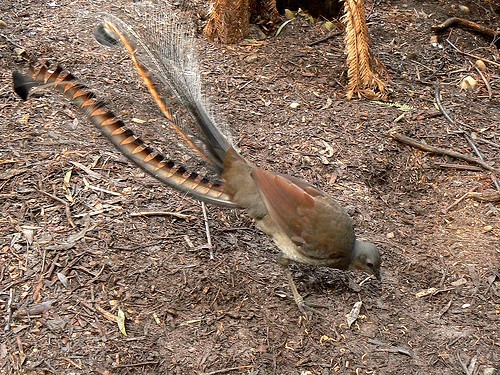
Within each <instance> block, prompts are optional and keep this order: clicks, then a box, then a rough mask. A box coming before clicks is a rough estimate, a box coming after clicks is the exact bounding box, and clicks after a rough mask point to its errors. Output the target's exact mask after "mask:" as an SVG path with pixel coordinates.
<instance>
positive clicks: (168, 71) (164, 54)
mask: <svg viewBox="0 0 500 375" xmlns="http://www.w3.org/2000/svg"><path fill="white" fill-rule="evenodd" d="M159 13H160V14H161V15H160V16H156V17H157V18H156V19H157V20H158V19H159V21H156V22H153V21H151V25H150V26H149V27H147V28H146V31H142V33H141V32H138V31H136V30H135V29H134V28H133V27H132V26H131V25H130V24H129V23H127V22H125V21H123V20H122V19H120V18H119V17H117V16H114V15H110V14H107V15H105V16H104V18H103V20H102V23H101V24H100V25H99V26H98V27H97V28H96V30H95V32H94V35H95V37H96V39H97V41H98V42H99V43H100V44H102V45H105V46H108V47H114V46H117V45H120V44H122V45H123V46H124V47H125V48H126V49H127V50H128V52H129V55H130V58H131V60H132V62H133V64H134V66H135V68H136V70H137V71H138V73H139V75H140V77H141V78H142V79H143V81H144V82H145V85H146V87H147V88H148V90H149V92H150V93H151V95H152V97H153V99H154V101H155V102H156V104H157V105H158V107H159V108H160V110H161V111H162V112H163V114H164V115H165V118H166V120H167V122H168V124H169V125H170V126H171V127H172V129H174V130H175V131H176V132H177V133H178V134H179V135H180V136H181V137H182V139H183V140H184V141H185V142H186V144H187V145H188V146H189V147H190V148H191V149H192V150H193V151H194V153H195V154H196V155H199V156H200V157H201V159H202V160H203V161H204V163H205V164H206V165H207V166H209V167H210V168H211V169H212V170H213V171H214V172H215V174H216V176H217V177H216V178H213V177H207V176H203V175H201V174H200V173H198V172H196V171H194V170H192V169H190V168H188V167H187V166H185V165H183V164H182V163H179V162H177V161H175V160H173V159H170V158H167V157H165V156H163V155H161V154H160V153H159V152H157V151H155V150H154V149H153V148H151V147H149V146H148V145H147V144H146V143H145V142H144V141H143V140H142V139H141V138H139V137H138V136H136V135H135V134H134V133H133V132H132V130H130V129H129V128H128V127H127V126H126V125H125V123H124V122H123V121H122V120H120V119H118V118H117V117H116V116H115V115H114V114H113V112H112V111H110V110H109V109H107V107H106V105H105V104H103V102H101V101H100V100H99V99H98V98H97V96H96V95H95V94H94V93H93V92H92V91H91V90H90V89H88V88H87V86H85V85H84V84H82V83H80V82H79V81H78V80H77V79H76V78H75V77H74V76H73V75H72V74H71V73H68V72H66V71H65V70H64V69H63V68H61V67H60V66H58V65H57V66H56V67H55V68H51V67H50V66H49V65H42V66H41V67H35V65H34V64H30V68H29V70H28V72H27V73H24V74H23V73H20V72H17V71H15V72H14V73H13V85H14V91H15V92H16V93H17V94H18V95H19V96H20V97H21V98H22V99H23V100H28V97H29V94H30V92H31V90H32V89H33V88H34V87H36V86H43V87H52V88H54V89H56V90H58V91H60V92H62V93H63V94H64V95H65V96H66V98H67V99H69V101H71V102H73V103H74V104H75V105H76V106H77V107H79V108H80V109H81V110H82V111H83V112H84V113H85V114H86V115H87V117H88V118H89V119H90V121H91V122H92V123H93V124H94V126H95V127H96V128H97V129H98V130H100V131H101V133H102V134H103V135H104V136H105V137H106V138H107V139H108V140H109V141H111V143H112V144H113V145H114V146H115V147H116V148H117V149H118V150H119V151H120V152H121V153H123V154H124V155H125V156H126V157H127V158H128V159H129V160H131V161H132V162H133V163H135V164H136V165H137V166H138V167H140V168H141V169H143V170H144V171H145V172H147V173H148V174H150V175H151V176H153V177H154V178H156V179H158V180H159V181H160V182H162V183H163V184H165V185H168V186H170V187H172V188H173V189H176V190H178V191H181V192H184V193H186V194H189V195H191V196H192V197H194V198H196V199H198V200H201V201H204V202H207V203H210V204H213V205H216V206H221V207H229V208H237V209H241V210H243V211H244V212H245V213H246V214H247V215H248V216H250V217H251V218H252V219H253V220H254V221H255V223H256V226H257V227H258V228H260V229H261V230H262V231H263V232H265V233H266V234H267V235H269V236H270V237H271V238H272V240H273V241H274V243H275V244H276V246H277V247H278V249H279V250H280V255H279V256H278V264H279V265H280V266H281V267H282V269H283V271H284V275H285V277H286V279H287V281H288V283H289V285H290V288H291V291H292V295H293V298H294V301H295V303H296V304H297V306H298V308H299V310H300V311H301V312H303V313H304V314H307V313H308V312H309V311H311V310H313V309H312V307H311V306H309V305H308V304H307V303H306V302H305V301H304V299H303V297H302V296H301V295H300V293H299V292H298V289H297V286H296V284H295V282H294V280H293V276H292V273H291V271H290V268H289V264H290V262H296V263H302V264H306V265H314V266H322V267H330V268H335V269H340V270H361V271H364V272H365V273H367V274H369V275H374V276H375V277H376V278H377V279H379V280H380V266H381V256H380V252H379V250H378V248H377V247H376V246H375V245H374V244H372V243H370V242H363V241H360V240H358V239H356V235H355V231H354V224H353V220H352V219H351V217H350V216H349V215H348V214H347V212H346V211H345V210H344V209H343V208H342V206H341V205H340V204H339V203H338V202H337V201H335V200H334V199H333V198H332V197H330V196H329V195H328V194H327V193H325V192H323V191H321V190H319V189H318V188H316V187H315V186H313V185H312V184H310V183H308V182H306V181H304V180H301V179H299V178H296V177H293V176H289V175H286V174H282V173H276V172H271V171H268V170H265V169H263V168H261V167H258V166H256V165H255V164H253V163H252V162H251V161H249V160H247V159H246V158H245V157H244V156H243V155H242V154H241V152H240V151H239V150H238V149H237V147H236V146H235V145H234V144H233V142H232V139H231V135H230V133H229V131H228V130H227V129H226V128H225V127H224V126H222V125H220V124H221V121H220V117H221V116H220V114H217V115H216V114H215V112H216V111H215V110H214V109H213V108H212V106H211V104H210V103H209V100H208V98H206V96H204V95H203V94H202V91H201V78H200V73H199V62H198V57H197V52H196V47H195V41H194V37H193V36H192V34H190V33H189V32H187V27H186V26H185V24H184V23H183V22H181V20H180V19H179V15H178V14H177V13H176V12H175V11H173V10H170V11H169V12H165V11H162V12H159ZM151 19H154V17H151ZM141 52H142V53H141ZM171 97H175V100H176V102H177V103H180V105H181V107H182V108H183V110H184V112H185V113H184V115H182V116H181V115H180V114H179V115H178V114H176V113H174V112H173V111H172V109H171V108H172V105H169V102H171V100H170V99H169V98H171ZM186 113H187V115H186ZM181 120H182V121H186V122H188V123H189V126H187V125H185V124H184V123H183V122H181ZM193 129H194V130H193Z"/></svg>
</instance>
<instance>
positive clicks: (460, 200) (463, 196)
mask: <svg viewBox="0 0 500 375" xmlns="http://www.w3.org/2000/svg"><path fill="white" fill-rule="evenodd" d="M478 187H479V186H474V187H473V188H472V189H470V190H469V191H468V192H467V193H465V194H464V195H462V196H461V197H460V198H458V199H457V200H455V202H453V203H452V204H450V205H449V206H448V207H446V208H445V209H443V211H442V212H443V214H446V213H448V211H449V210H450V209H452V208H453V207H455V206H456V205H457V204H459V203H460V202H462V201H463V200H464V199H465V198H467V197H468V196H469V194H471V193H473V192H475V191H476V190H477V188H478Z"/></svg>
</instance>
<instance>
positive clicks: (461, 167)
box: [435, 163, 483, 172]
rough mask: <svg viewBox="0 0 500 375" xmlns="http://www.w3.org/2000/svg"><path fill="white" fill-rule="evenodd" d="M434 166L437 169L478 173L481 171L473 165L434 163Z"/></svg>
mask: <svg viewBox="0 0 500 375" xmlns="http://www.w3.org/2000/svg"><path fill="white" fill-rule="evenodd" d="M435 166H436V167H439V168H453V169H458V170H463V171H475V172H478V171H482V170H483V169H482V168H481V167H476V166H475V165H468V164H453V163H436V164H435Z"/></svg>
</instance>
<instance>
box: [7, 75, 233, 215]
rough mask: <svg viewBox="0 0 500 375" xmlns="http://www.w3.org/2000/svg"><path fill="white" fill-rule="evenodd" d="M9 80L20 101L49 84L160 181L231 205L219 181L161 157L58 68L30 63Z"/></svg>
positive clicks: (198, 195)
mask: <svg viewBox="0 0 500 375" xmlns="http://www.w3.org/2000/svg"><path fill="white" fill-rule="evenodd" d="M13 79H14V91H15V92H16V93H17V94H18V95H19V96H20V97H21V98H22V99H24V100H26V99H27V98H28V96H29V93H30V90H31V89H32V88H33V87H35V86H41V85H43V86H47V87H53V88H55V89H56V90H58V91H60V92H62V93H63V94H64V95H65V96H66V98H68V99H69V100H70V101H71V102H73V103H75V104H76V105H77V106H78V107H79V108H80V109H81V110H82V111H83V112H84V113H85V114H86V115H87V116H88V117H89V119H90V120H91V121H92V123H93V124H94V125H95V126H96V127H97V128H98V129H99V130H100V131H101V133H102V134H103V135H104V136H105V137H106V138H108V139H109V140H110V141H111V143H113V144H114V145H115V147H116V148H117V149H118V150H120V151H121V152H122V153H123V154H124V155H125V156H126V157H127V158H128V159H130V160H131V161H133V162H134V163H135V164H137V165H138V166H139V167H140V168H141V169H143V170H144V171H145V172H147V173H149V174H150V175H152V176H153V177H155V178H156V179H158V180H159V181H161V182H162V183H164V184H166V185H169V186H171V187H173V188H175V189H177V190H179V191H182V192H186V193H188V194H190V195H192V196H194V197H195V198H197V199H200V200H202V201H206V202H208V203H212V204H216V205H219V206H227V207H235V204H234V203H232V202H231V199H230V197H229V196H228V195H227V194H226V193H225V192H224V189H223V185H222V184H221V183H219V182H216V181H212V180H210V179H208V178H206V177H203V176H201V175H199V174H198V173H196V172H193V171H189V170H188V169H187V168H186V167H185V166H183V165H182V164H179V163H177V162H175V161H174V160H171V159H167V158H165V157H164V156H162V155H161V154H160V153H158V152H156V151H155V150H154V149H152V148H151V147H149V146H147V145H146V144H145V143H144V142H143V141H142V140H141V139H140V138H138V137H136V136H135V135H134V133H133V132H132V131H131V130H130V129H128V128H127V127H126V126H125V124H124V123H123V122H122V121H121V120H119V119H117V118H116V116H115V115H114V114H113V113H112V112H111V111H109V110H107V109H106V108H105V107H104V105H103V104H102V102H100V101H99V100H98V99H97V98H96V96H95V95H94V93H92V92H91V91H89V89H88V88H87V87H86V86H84V85H82V84H80V83H78V82H77V81H76V79H75V77H74V76H73V75H71V74H69V73H65V72H64V71H63V70H62V69H61V68H60V67H57V68H56V69H55V70H50V69H49V68H48V67H47V66H42V67H41V68H34V67H33V66H31V67H30V70H29V72H28V73H27V74H21V73H19V72H14V73H13Z"/></svg>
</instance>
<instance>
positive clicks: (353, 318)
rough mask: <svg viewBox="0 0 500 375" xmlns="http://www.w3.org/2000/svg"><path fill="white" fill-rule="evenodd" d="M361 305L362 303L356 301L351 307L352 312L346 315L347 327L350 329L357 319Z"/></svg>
mask: <svg viewBox="0 0 500 375" xmlns="http://www.w3.org/2000/svg"><path fill="white" fill-rule="evenodd" d="M362 305H363V302H361V301H358V302H356V303H355V304H354V306H353V307H352V310H351V311H350V312H349V314H347V315H346V318H347V326H348V327H349V328H351V326H352V325H353V324H354V322H355V321H356V320H357V319H358V316H359V312H360V311H361V306H362Z"/></svg>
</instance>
